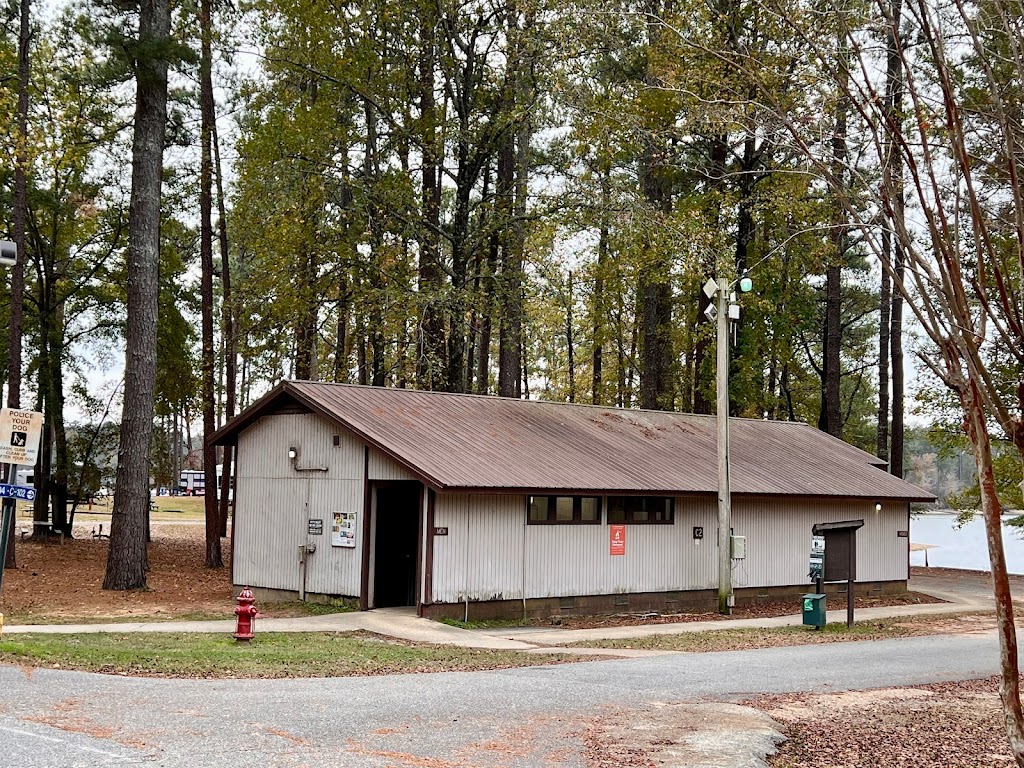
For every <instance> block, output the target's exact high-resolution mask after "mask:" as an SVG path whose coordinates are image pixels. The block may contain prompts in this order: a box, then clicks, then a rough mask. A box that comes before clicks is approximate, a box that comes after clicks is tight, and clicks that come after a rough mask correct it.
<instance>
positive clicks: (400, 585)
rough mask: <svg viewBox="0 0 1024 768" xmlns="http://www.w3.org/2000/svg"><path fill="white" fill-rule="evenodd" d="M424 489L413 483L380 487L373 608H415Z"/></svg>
mask: <svg viewBox="0 0 1024 768" xmlns="http://www.w3.org/2000/svg"><path fill="white" fill-rule="evenodd" d="M421 488H422V486H421V485H420V484H419V483H414V482H402V483H388V484H387V485H379V486H377V489H376V491H377V508H376V514H375V518H376V542H375V546H374V557H373V607H374V608H388V607H391V606H398V605H416V576H417V557H416V554H417V547H418V544H419V531H420V493H421Z"/></svg>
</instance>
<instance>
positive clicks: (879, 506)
mask: <svg viewBox="0 0 1024 768" xmlns="http://www.w3.org/2000/svg"><path fill="white" fill-rule="evenodd" d="M881 511H882V502H880V501H876V502H875V514H876V515H877V514H878V513H879V512H881Z"/></svg>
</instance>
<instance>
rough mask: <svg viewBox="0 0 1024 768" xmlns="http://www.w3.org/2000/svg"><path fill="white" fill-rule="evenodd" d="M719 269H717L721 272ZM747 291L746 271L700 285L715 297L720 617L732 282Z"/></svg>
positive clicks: (721, 607)
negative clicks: (731, 279) (737, 276)
mask: <svg viewBox="0 0 1024 768" xmlns="http://www.w3.org/2000/svg"><path fill="white" fill-rule="evenodd" d="M721 272H722V270H719V274H721ZM737 284H738V285H739V289H740V291H742V292H743V293H747V292H749V291H750V289H751V288H753V282H752V281H751V279H750V276H749V275H748V274H747V273H745V272H744V273H743V275H742V276H741V277H740V279H739V280H738V281H736V282H732V281H730V280H729V279H727V278H724V277H720V278H718V279H717V280H712V279H709V280H708V281H707V282H706V283H705V284H704V293H705V295H707V297H708V298H709V299H712V300H715V303H714V304H710V305H708V308H707V309H706V310H705V311H704V314H705V315H706V316H707V318H708V319H709V320H714V321H715V323H716V326H717V349H716V353H717V362H716V371H715V390H716V394H717V401H718V405H717V407H716V409H715V411H716V413H715V423H716V426H717V427H718V441H717V442H718V612H719V613H721V614H722V615H724V616H728V615H729V614H731V613H732V608H733V603H734V600H735V598H734V595H733V591H732V489H731V487H730V484H729V321H730V320H739V319H740V307H739V305H738V304H736V303H735V301H736V296H735V294H733V293H732V289H733V287H734V286H735V285H737Z"/></svg>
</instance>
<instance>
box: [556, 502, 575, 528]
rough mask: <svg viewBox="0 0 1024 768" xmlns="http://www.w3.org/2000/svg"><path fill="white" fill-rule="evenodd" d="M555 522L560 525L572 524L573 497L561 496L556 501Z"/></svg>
mask: <svg viewBox="0 0 1024 768" xmlns="http://www.w3.org/2000/svg"><path fill="white" fill-rule="evenodd" d="M555 520H557V521H558V522H559V523H571V522H572V496H559V497H558V498H556V499H555Z"/></svg>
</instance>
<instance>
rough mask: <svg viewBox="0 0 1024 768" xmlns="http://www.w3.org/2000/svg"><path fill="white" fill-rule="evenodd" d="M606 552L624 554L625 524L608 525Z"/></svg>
mask: <svg viewBox="0 0 1024 768" xmlns="http://www.w3.org/2000/svg"><path fill="white" fill-rule="evenodd" d="M608 532H609V533H608V535H609V539H608V554H609V555H624V554H626V526H624V525H609V526H608Z"/></svg>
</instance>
